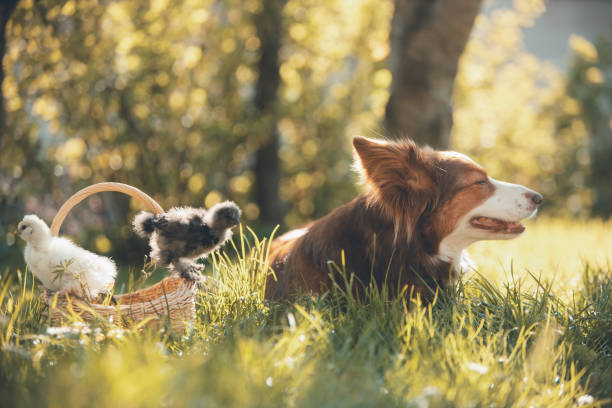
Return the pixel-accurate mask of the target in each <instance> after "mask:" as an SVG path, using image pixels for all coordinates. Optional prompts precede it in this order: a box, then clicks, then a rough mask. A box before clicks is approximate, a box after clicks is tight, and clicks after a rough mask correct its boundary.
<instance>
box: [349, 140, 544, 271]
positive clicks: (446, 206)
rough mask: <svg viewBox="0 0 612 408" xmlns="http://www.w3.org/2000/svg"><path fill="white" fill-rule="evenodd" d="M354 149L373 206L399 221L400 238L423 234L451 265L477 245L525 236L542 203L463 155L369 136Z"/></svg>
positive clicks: (532, 193) (533, 194)
mask: <svg viewBox="0 0 612 408" xmlns="http://www.w3.org/2000/svg"><path fill="white" fill-rule="evenodd" d="M353 146H354V147H355V151H356V159H357V165H358V168H359V170H360V172H361V174H362V176H363V178H364V181H365V182H366V184H367V185H368V187H369V189H368V191H369V197H370V204H371V205H377V206H379V207H380V208H381V209H382V210H383V211H384V212H385V213H386V214H387V216H388V217H390V218H392V219H393V220H394V222H395V225H396V231H395V234H396V238H400V237H402V236H405V237H406V238H407V239H408V240H411V239H413V238H414V236H415V235H419V237H420V238H421V239H422V241H423V243H424V247H425V249H426V250H427V252H429V253H430V254H432V255H438V256H439V257H440V258H441V259H442V260H445V261H452V260H454V259H455V258H456V256H458V255H459V253H460V252H461V250H463V249H464V248H465V247H467V246H468V245H469V244H471V243H473V242H475V241H479V240H484V239H510V238H514V237H516V236H518V235H520V234H521V233H522V232H523V231H524V230H525V227H524V225H523V224H521V222H520V221H521V220H523V219H525V218H528V217H531V216H533V215H534V214H535V213H536V211H537V208H538V206H539V205H540V204H541V203H542V196H541V195H540V194H538V193H536V192H535V191H532V190H530V189H528V188H526V187H523V186H521V185H518V184H511V183H505V182H501V181H498V180H495V179H493V178H491V177H489V176H488V175H487V172H486V171H485V169H483V168H482V167H481V166H479V165H478V164H477V163H475V162H474V161H473V160H471V159H470V158H468V157H467V156H465V155H462V154H460V153H456V152H445V151H436V150H432V149H430V148H423V149H422V148H420V147H418V146H417V145H416V144H415V143H413V142H412V141H400V142H388V141H380V140H373V139H367V138H364V137H355V138H354V139H353Z"/></svg>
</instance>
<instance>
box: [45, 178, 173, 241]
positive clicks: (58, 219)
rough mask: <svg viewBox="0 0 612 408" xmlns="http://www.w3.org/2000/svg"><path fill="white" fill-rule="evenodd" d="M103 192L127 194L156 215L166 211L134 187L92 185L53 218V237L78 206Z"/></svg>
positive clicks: (113, 184) (74, 196)
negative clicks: (88, 198) (71, 211)
mask: <svg viewBox="0 0 612 408" xmlns="http://www.w3.org/2000/svg"><path fill="white" fill-rule="evenodd" d="M102 191H117V192H120V193H123V194H127V195H129V196H131V197H134V198H137V199H138V200H140V201H141V202H142V203H143V204H144V205H145V206H146V207H147V208H148V209H149V210H151V211H152V212H153V213H155V214H161V213H163V212H164V209H163V208H162V207H161V206H160V205H159V204H157V202H156V201H155V200H154V199H152V198H151V197H149V196H148V195H147V194H145V193H143V192H142V191H140V190H139V189H137V188H136V187H132V186H130V185H128V184H123V183H112V182H106V183H97V184H92V185H91V186H88V187H85V188H84V189H81V190H79V191H77V192H76V193H74V194H73V195H72V196H71V197H70V198H69V199H68V200H67V201H66V202H65V203H64V204H63V205H62V206H61V207H60V209H59V211H58V212H57V214H56V215H55V218H53V222H52V223H51V235H53V236H57V234H58V233H59V230H60V228H61V227H62V223H63V222H64V219H65V218H66V216H67V215H68V213H69V212H70V210H72V208H73V207H74V206H75V205H77V204H78V203H80V202H81V201H83V200H84V199H86V198H87V197H89V196H90V195H93V194H96V193H100V192H102Z"/></svg>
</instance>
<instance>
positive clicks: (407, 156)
mask: <svg viewBox="0 0 612 408" xmlns="http://www.w3.org/2000/svg"><path fill="white" fill-rule="evenodd" d="M353 146H354V147H355V152H356V155H355V159H356V160H355V162H356V163H355V164H356V167H357V169H358V171H359V172H360V173H361V175H362V178H363V180H364V181H365V183H366V185H367V186H368V187H369V201H370V203H371V204H376V205H377V206H379V207H381V208H383V209H384V210H385V212H386V213H387V215H388V216H389V217H391V218H392V219H393V220H401V222H402V223H403V224H404V225H403V226H401V227H400V228H401V229H402V230H404V231H405V232H407V233H408V235H409V236H410V235H412V230H413V229H414V226H415V225H416V221H417V219H418V218H419V217H420V216H421V214H423V212H424V211H425V209H426V208H427V207H428V206H431V205H432V203H433V202H434V201H435V197H436V196H437V194H436V191H437V190H436V184H435V181H434V179H433V176H432V173H431V170H430V169H429V165H428V161H427V159H426V152H425V151H424V150H423V149H421V148H420V147H419V146H417V145H416V144H415V143H414V142H413V141H411V140H403V141H399V142H388V141H382V140H375V139H368V138H365V137H360V136H357V137H355V138H353ZM397 233H398V231H397V229H396V234H397Z"/></svg>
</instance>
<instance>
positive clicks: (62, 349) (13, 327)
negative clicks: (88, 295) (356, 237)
mask: <svg viewBox="0 0 612 408" xmlns="http://www.w3.org/2000/svg"><path fill="white" fill-rule="evenodd" d="M246 235H249V234H248V233H246ZM235 241H236V247H237V249H236V251H235V252H236V253H237V254H235V256H227V255H226V256H217V257H216V258H215V259H214V260H212V261H211V265H210V266H209V267H208V268H207V271H208V273H214V275H215V276H216V278H217V279H218V282H219V284H218V289H217V291H216V293H215V294H206V295H205V294H202V295H201V296H200V298H199V299H198V307H197V309H198V321H197V323H196V324H195V325H194V327H193V328H192V329H191V330H189V331H187V332H185V333H171V332H169V331H167V330H166V331H159V330H144V331H142V330H141V331H136V330H122V329H120V328H118V327H113V326H109V325H104V324H101V325H100V326H98V327H93V328H92V329H91V330H88V329H86V328H85V327H84V326H83V325H82V324H79V323H78V322H72V323H70V324H69V327H66V328H65V329H63V330H49V329H48V328H47V326H46V320H45V318H44V316H43V315H42V311H43V307H42V306H41V304H40V299H39V293H40V291H39V289H38V288H37V285H35V284H33V279H32V276H31V275H29V274H28V273H24V272H22V271H15V270H8V269H6V270H3V271H2V279H1V281H0V405H2V406H7V407H8V406H10V407H19V406H50V407H55V406H57V407H80V406H91V407H98V406H99V407H115V406H121V407H141V406H169V407H183V406H185V407H186V406H194V407H195V406H207V407H209V406H210V407H215V406H218V407H228V406H237V407H249V406H293V407H327V406H333V407H343V406H365V407H374V406H408V407H427V406H429V407H455V406H456V407H477V406H497V407H511V406H520V407H523V406H525V407H528V406H534V407H541V406H546V407H566V406H605V405H609V404H611V403H612V386H611V384H612V299H611V292H612V268H611V267H610V264H609V260H610V259H611V258H612V223H603V222H598V221H588V222H580V221H571V222H570V221H559V220H546V219H541V220H538V221H537V222H536V221H532V222H531V223H530V225H529V226H528V232H527V233H526V234H525V235H524V236H523V237H521V238H519V239H517V240H514V241H509V242H489V243H482V244H478V245H475V246H474V247H473V248H472V249H471V253H472V254H473V258H474V260H475V261H476V262H477V264H478V265H479V268H478V271H477V272H472V273H470V274H468V275H467V276H465V277H464V279H463V280H462V281H461V282H460V284H459V285H458V287H457V288H455V289H453V290H449V291H447V292H446V293H441V294H440V295H439V296H438V297H437V298H436V300H435V302H434V304H433V305H429V306H426V307H424V306H421V305H419V300H418V299H411V300H409V301H405V300H403V299H396V300H391V299H388V298H387V297H386V295H385V293H386V291H385V289H384V288H370V289H369V291H368V301H367V302H366V303H363V302H360V301H359V300H356V299H354V298H353V297H352V296H351V295H350V293H349V294H347V293H344V292H342V290H340V289H339V288H335V289H334V291H333V292H332V293H330V294H328V295H326V296H324V297H323V298H322V299H312V298H308V297H304V298H302V299H300V300H299V301H298V302H296V303H292V304H268V303H266V302H264V301H263V300H262V299H263V289H262V279H261V278H260V279H256V280H253V279H250V276H253V275H252V274H253V273H254V271H257V270H260V269H261V265H260V264H259V263H258V259H261V258H263V256H264V254H263V253H262V252H263V249H262V248H263V247H264V245H263V243H261V242H256V240H254V239H253V238H251V239H250V241H251V245H252V247H253V248H254V251H255V253H260V255H261V256H260V257H257V256H254V257H247V256H245V254H246V252H247V249H243V246H245V245H246V243H245V242H246V241H245V240H244V239H243V240H241V239H240V238H236V240H235ZM231 252H233V251H232V250H231V249H228V250H227V252H226V253H231Z"/></svg>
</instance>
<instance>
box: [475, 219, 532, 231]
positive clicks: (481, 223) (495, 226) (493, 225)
mask: <svg viewBox="0 0 612 408" xmlns="http://www.w3.org/2000/svg"><path fill="white" fill-rule="evenodd" d="M472 225H474V226H475V227H479V228H484V229H489V230H496V231H498V230H503V231H504V232H522V231H523V230H524V229H525V227H524V226H523V224H521V223H520V222H506V221H502V220H498V219H495V218H489V217H476V218H474V219H472Z"/></svg>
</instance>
